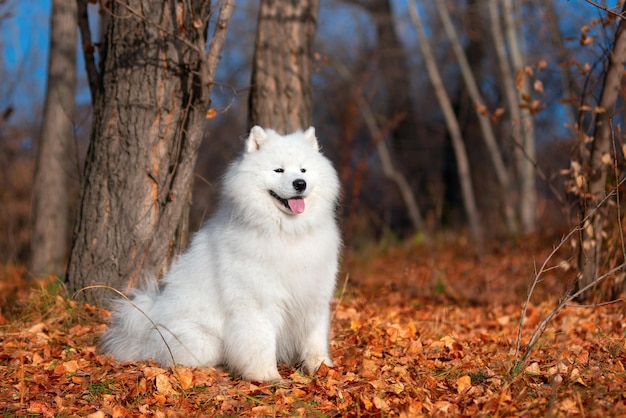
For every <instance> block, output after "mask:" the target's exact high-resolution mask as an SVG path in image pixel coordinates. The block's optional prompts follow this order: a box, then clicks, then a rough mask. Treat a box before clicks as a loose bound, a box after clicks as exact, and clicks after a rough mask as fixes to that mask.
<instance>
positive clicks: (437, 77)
mask: <svg viewBox="0 0 626 418" xmlns="http://www.w3.org/2000/svg"><path fill="white" fill-rule="evenodd" d="M409 13H410V15H411V20H412V22H413V26H414V27H415V30H416V31H417V38H418V42H419V46H420V50H421V51H422V54H423V55H424V63H425V64H426V71H427V72H428V77H429V78H430V81H431V83H432V85H433V89H434V90H435V95H436V96H437V100H438V101H439V105H440V106H441V110H442V112H443V115H444V118H445V121H446V126H447V127H448V132H449V134H450V139H451V141H452V147H453V149H454V155H455V157H456V163H457V169H458V172H459V182H460V184H461V193H462V194H463V206H464V207H465V213H466V214H467V219H468V222H469V225H470V230H471V232H472V238H473V240H474V243H475V245H476V248H477V252H478V253H479V254H480V253H482V250H483V237H482V226H481V222H480V218H479V216H478V209H477V207H476V198H475V196H474V189H473V185H472V175H471V171H470V165H469V159H468V157H467V151H466V150H465V144H464V142H463V137H462V134H461V128H460V126H459V122H458V120H457V119H456V115H455V114H454V109H453V108H452V104H451V103H450V98H449V97H448V94H447V93H446V90H445V85H444V83H443V80H442V78H441V74H440V72H439V69H438V68H437V63H436V61H435V56H434V54H433V52H432V50H431V48H430V45H429V43H428V39H427V38H426V32H425V31H424V27H423V24H422V20H421V17H420V15H419V11H418V10H417V6H416V5H415V0H411V1H409Z"/></svg>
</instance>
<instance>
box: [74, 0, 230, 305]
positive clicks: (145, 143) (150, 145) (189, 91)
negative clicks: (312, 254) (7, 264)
mask: <svg viewBox="0 0 626 418" xmlns="http://www.w3.org/2000/svg"><path fill="white" fill-rule="evenodd" d="M79 1H80V4H81V8H82V10H85V8H86V2H87V1H88V0H79ZM108 4H109V5H110V9H109V10H107V11H106V12H107V13H108V25H107V30H106V35H105V38H104V41H103V45H102V48H101V50H100V55H101V60H102V62H101V70H100V71H98V69H96V68H95V64H94V61H93V59H92V58H93V56H92V55H91V56H89V55H88V56H87V57H86V65H87V66H88V68H87V73H88V75H89V77H90V79H89V81H90V87H91V90H92V92H93V93H94V94H95V98H94V103H95V105H94V121H93V127H92V132H91V143H90V146H89V150H88V153H87V160H86V166H85V174H84V178H83V183H82V189H81V203H80V208H79V213H78V217H77V221H76V225H75V230H74V242H73V246H72V252H71V257H70V262H69V267H68V280H69V286H70V289H71V290H79V289H82V288H84V287H86V286H89V285H92V284H98V283H105V284H108V285H111V286H113V287H118V288H122V287H124V286H125V285H126V284H127V283H128V282H129V281H130V282H131V283H132V282H133V280H135V279H137V277H139V276H140V275H141V274H152V275H159V274H160V273H162V272H163V271H164V270H166V269H167V267H168V265H169V263H170V260H171V258H172V256H173V255H174V254H176V253H177V252H179V251H180V250H181V249H182V246H183V245H184V244H185V241H186V239H185V238H186V235H187V218H188V216H187V214H188V209H189V202H190V191H191V185H192V179H193V170H194V166H195V162H196V158H197V154H198V148H199V146H200V143H201V141H202V137H203V131H204V124H205V115H206V113H207V110H208V109H209V104H210V98H209V93H210V90H211V83H212V82H213V79H214V76H215V69H216V67H217V63H218V61H219V58H220V54H221V50H222V47H223V44H224V39H225V35H226V31H227V28H228V23H229V21H230V16H231V14H232V10H233V7H234V1H233V0H224V1H222V2H220V3H219V4H220V5H221V6H220V11H219V16H218V18H217V22H216V25H215V30H214V35H213V38H212V40H211V42H210V45H209V52H208V55H207V53H206V52H205V51H206V49H207V36H208V35H207V34H208V30H209V18H210V16H211V15H212V13H213V12H214V11H215V10H213V9H212V8H211V2H210V1H209V0H195V1H192V0H177V1H175V0H167V1H160V2H155V1H151V0H115V1H111V2H110V3H108ZM80 16H81V22H80V26H81V34H83V36H84V34H85V33H89V32H90V31H89V30H88V22H86V21H84V18H85V15H84V14H81V15H80ZM83 49H84V50H85V51H86V53H87V54H89V53H90V52H93V45H92V41H91V39H90V38H87V39H85V38H83ZM105 295H106V293H103V292H99V291H88V292H81V293H80V297H81V298H82V299H84V300H87V301H90V302H95V303H98V304H102V303H103V302H104V300H105Z"/></svg>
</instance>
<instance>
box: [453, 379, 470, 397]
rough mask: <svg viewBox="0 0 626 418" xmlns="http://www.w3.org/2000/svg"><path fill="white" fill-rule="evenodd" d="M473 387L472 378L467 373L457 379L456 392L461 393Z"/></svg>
mask: <svg viewBox="0 0 626 418" xmlns="http://www.w3.org/2000/svg"><path fill="white" fill-rule="evenodd" d="M471 387H472V378H471V377H469V376H467V375H465V376H461V377H459V378H458V379H456V393H458V394H461V393H464V392H465V391H467V390H468V389H469V388H471Z"/></svg>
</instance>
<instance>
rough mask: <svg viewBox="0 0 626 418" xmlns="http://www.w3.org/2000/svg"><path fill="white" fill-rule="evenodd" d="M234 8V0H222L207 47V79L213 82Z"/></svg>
mask: <svg viewBox="0 0 626 418" xmlns="http://www.w3.org/2000/svg"><path fill="white" fill-rule="evenodd" d="M234 8H235V0H224V2H223V3H222V7H221V8H220V14H219V16H218V18H217V25H216V26H215V32H214V33H213V38H212V39H211V46H210V47H209V55H208V56H207V61H208V68H207V70H208V79H209V80H210V81H211V82H213V79H214V78H215V71H216V69H217V64H218V62H219V61H220V58H221V54H222V49H223V48H224V42H225V41H226V33H227V32H228V24H229V23H230V18H231V16H232V14H233V10H234Z"/></svg>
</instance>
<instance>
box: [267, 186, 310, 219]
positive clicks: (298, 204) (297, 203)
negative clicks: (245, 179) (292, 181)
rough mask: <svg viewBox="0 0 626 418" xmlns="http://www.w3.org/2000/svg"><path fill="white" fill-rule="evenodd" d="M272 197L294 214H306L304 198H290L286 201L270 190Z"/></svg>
mask: <svg viewBox="0 0 626 418" xmlns="http://www.w3.org/2000/svg"><path fill="white" fill-rule="evenodd" d="M270 195H272V197H273V198H274V199H276V200H278V201H279V202H280V203H281V204H282V205H283V206H284V207H285V208H287V209H289V210H290V211H291V212H292V213H297V214H298V213H302V212H304V198H303V197H302V196H295V197H290V198H289V199H285V198H282V197H280V196H279V195H277V194H276V192H274V191H273V190H270Z"/></svg>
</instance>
